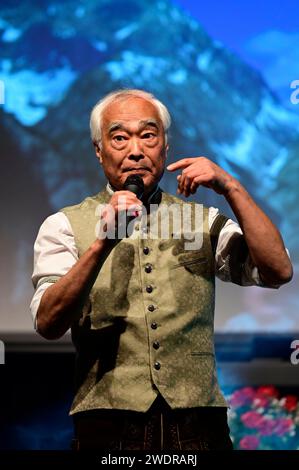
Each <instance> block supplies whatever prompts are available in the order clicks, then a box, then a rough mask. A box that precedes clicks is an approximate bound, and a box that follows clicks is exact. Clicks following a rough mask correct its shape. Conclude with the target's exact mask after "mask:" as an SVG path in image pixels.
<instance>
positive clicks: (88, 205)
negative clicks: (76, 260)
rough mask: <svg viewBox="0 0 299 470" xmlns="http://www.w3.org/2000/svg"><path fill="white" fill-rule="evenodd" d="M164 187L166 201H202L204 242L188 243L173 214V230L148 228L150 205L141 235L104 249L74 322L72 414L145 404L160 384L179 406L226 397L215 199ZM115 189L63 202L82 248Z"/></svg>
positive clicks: (80, 249) (221, 403)
mask: <svg viewBox="0 0 299 470" xmlns="http://www.w3.org/2000/svg"><path fill="white" fill-rule="evenodd" d="M160 195H161V201H160V205H159V206H158V211H160V208H161V207H162V206H163V205H164V206H165V205H166V206H170V205H172V204H177V205H178V207H180V208H183V206H187V205H189V208H192V210H193V211H195V210H196V209H199V210H200V211H201V213H202V214H203V224H202V226H201V231H202V245H201V246H200V247H199V248H198V249H195V250H194V249H193V250H190V249H186V244H185V242H186V239H185V235H183V236H182V235H179V236H178V234H177V233H176V232H175V231H174V225H175V223H174V222H173V220H170V221H169V228H170V231H169V237H168V238H162V237H160V236H159V233H158V236H156V237H155V238H153V237H152V238H150V237H149V236H148V237H147V238H144V237H146V234H147V232H149V226H150V223H151V221H152V216H151V214H150V215H148V214H147V215H146V217H145V221H146V222H145V224H144V223H143V224H142V223H141V222H140V223H138V221H137V222H136V223H135V226H134V230H133V233H132V236H129V237H127V238H122V239H120V240H118V241H117V243H115V244H114V246H113V248H112V249H111V251H110V252H109V253H106V254H105V256H103V260H102V261H101V263H100V264H101V265H100V270H99V274H98V276H97V279H96V281H95V283H94V285H93V288H92V289H91V291H90V295H89V300H88V302H87V303H86V306H85V308H84V309H83V312H82V316H81V318H80V320H79V321H78V322H77V323H76V324H74V325H73V326H72V339H73V342H74V345H75V347H76V351H77V361H76V367H77V392H76V395H75V399H74V401H73V404H72V407H71V411H70V414H74V413H77V412H79V411H86V410H90V409H96V408H105V409H110V408H115V409H126V410H136V411H146V410H147V409H148V408H149V407H150V405H151V404H152V403H153V401H154V400H155V398H156V396H157V394H158V393H161V395H162V396H163V397H164V398H165V400H166V401H167V402H168V404H169V405H170V406H171V407H172V408H189V407H198V406H227V404H226V402H225V400H224V398H223V396H222V394H221V391H220V389H219V386H218V382H217V376H216V367H215V354H214V338H213V336H214V334H213V325H214V291H215V281H214V255H213V253H212V248H211V240H210V234H209V225H208V209H207V208H206V207H203V206H202V205H200V204H196V203H194V202H191V203H190V202H188V203H186V202H184V201H182V200H181V199H179V198H177V197H175V196H172V195H170V194H168V193H165V192H163V191H162V192H161V193H160ZM110 197H111V196H110V195H109V193H108V192H107V190H106V189H105V190H103V191H101V192H100V193H99V194H98V195H96V196H94V197H88V198H87V199H85V200H84V201H83V202H82V203H81V204H78V205H76V206H71V207H66V208H64V209H62V212H63V213H64V214H65V215H66V216H67V217H68V219H69V221H70V223H71V226H72V229H73V233H74V237H75V242H76V245H77V248H78V253H79V256H81V255H82V254H83V253H84V252H85V251H86V250H87V249H88V247H89V246H90V245H91V244H92V242H93V241H94V240H95V226H96V223H97V222H98V220H99V217H98V216H97V215H96V208H97V206H98V205H99V204H105V203H108V201H109V199H110ZM194 213H195V212H194ZM156 214H157V212H156ZM192 217H193V216H192ZM194 217H195V216H194ZM143 220H144V219H143ZM192 224H193V225H192V227H194V220H192ZM192 227H191V228H192ZM142 233H143V236H141V234H142ZM163 236H164V234H163ZM188 240H189V237H188Z"/></svg>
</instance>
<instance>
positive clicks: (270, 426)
mask: <svg viewBox="0 0 299 470" xmlns="http://www.w3.org/2000/svg"><path fill="white" fill-rule="evenodd" d="M275 426H276V420H275V419H268V418H264V419H263V420H262V422H261V423H260V426H259V432H260V434H261V435H262V436H271V435H272V434H274V428H275Z"/></svg>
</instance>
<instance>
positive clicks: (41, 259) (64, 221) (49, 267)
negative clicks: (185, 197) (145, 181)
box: [30, 183, 266, 327]
mask: <svg viewBox="0 0 299 470" xmlns="http://www.w3.org/2000/svg"><path fill="white" fill-rule="evenodd" d="M107 191H108V192H109V193H110V194H111V195H112V194H113V189H112V188H111V186H110V185H109V183H108V184H107ZM218 214H219V210H218V209H217V208H215V207H210V208H209V227H210V228H211V226H212V224H213V222H214V220H215V218H216V217H217V215H218ZM240 234H242V230H241V228H240V226H239V225H238V224H237V223H236V222H234V221H233V220H231V219H228V220H227V222H226V223H225V225H224V226H223V228H222V229H221V232H220V234H219V238H218V243H217V247H216V252H215V272H216V276H217V277H218V278H219V279H221V280H222V281H226V282H230V281H231V274H230V268H229V252H228V246H231V243H230V242H231V241H232V239H233V237H238V236H239V235H240ZM77 261H78V250H77V247H76V244H75V240H74V235H73V231H72V227H71V224H70V222H69V220H68V218H67V216H66V215H65V214H64V213H63V212H57V213H55V214H53V215H50V216H49V217H48V218H47V219H46V220H45V221H44V222H43V224H42V225H41V227H40V229H39V232H38V235H37V238H36V241H35V244H34V269H33V274H32V282H33V285H34V287H35V293H34V295H33V298H32V301H31V304H30V309H31V314H32V317H33V321H34V324H35V327H36V321H35V320H36V314H37V311H38V307H39V304H40V300H41V297H42V295H43V293H44V292H45V290H46V289H47V288H48V287H49V286H50V285H51V283H50V282H45V281H44V279H45V278H47V277H49V276H53V277H55V276H57V277H61V276H64V275H65V274H66V273H67V272H68V271H69V270H70V269H71V268H72V266H73V265H74V264H75V263H76V262H77ZM241 284H242V285H243V286H251V285H258V286H262V287H266V286H265V285H264V284H263V283H262V282H261V279H260V277H259V273H258V269H257V267H255V266H254V265H253V262H252V260H251V258H250V256H248V257H247V260H246V262H245V263H244V266H243V271H242V279H241Z"/></svg>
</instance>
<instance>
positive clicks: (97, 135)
mask: <svg viewBox="0 0 299 470" xmlns="http://www.w3.org/2000/svg"><path fill="white" fill-rule="evenodd" d="M131 96H137V97H138V98H143V99H144V100H147V101H149V102H150V103H152V104H153V105H154V106H155V107H156V109H157V111H158V114H159V117H160V119H161V121H162V124H163V128H164V134H165V142H166V143H167V132H168V129H169V127H170V124H171V118H170V114H169V111H168V109H167V108H166V106H165V105H164V104H163V103H161V101H159V100H158V99H157V98H156V97H155V96H154V95H152V94H151V93H148V92H146V91H143V90H138V89H122V90H116V91H112V92H111V93H108V95H106V96H104V98H102V99H101V100H100V101H98V102H97V104H96V105H95V106H94V107H93V109H92V111H91V115H90V132H91V139H92V141H93V143H94V144H96V145H100V143H101V139H102V132H101V131H102V117H103V112H104V110H105V109H106V108H107V106H109V105H110V104H111V103H114V102H115V101H118V100H121V99H124V98H129V97H131Z"/></svg>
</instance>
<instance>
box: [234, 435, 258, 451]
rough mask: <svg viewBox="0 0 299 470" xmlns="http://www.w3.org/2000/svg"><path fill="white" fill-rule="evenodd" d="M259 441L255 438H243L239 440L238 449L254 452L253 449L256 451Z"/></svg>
mask: <svg viewBox="0 0 299 470" xmlns="http://www.w3.org/2000/svg"><path fill="white" fill-rule="evenodd" d="M259 442H260V441H259V439H258V437H256V436H249V435H248V436H244V437H243V438H242V439H241V440H240V443H239V445H240V449H243V450H254V449H257V448H258V445H259Z"/></svg>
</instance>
